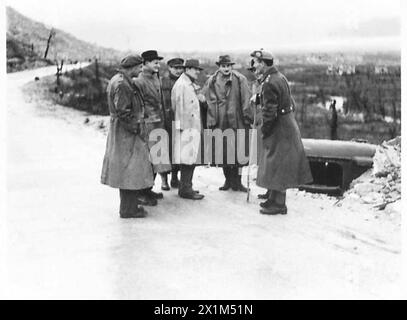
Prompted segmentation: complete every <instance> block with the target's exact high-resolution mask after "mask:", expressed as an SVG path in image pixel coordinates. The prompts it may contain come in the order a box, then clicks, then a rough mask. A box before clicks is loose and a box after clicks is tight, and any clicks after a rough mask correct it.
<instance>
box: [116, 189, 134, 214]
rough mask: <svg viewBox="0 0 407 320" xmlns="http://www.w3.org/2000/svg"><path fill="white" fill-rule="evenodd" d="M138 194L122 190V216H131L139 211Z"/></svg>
mask: <svg viewBox="0 0 407 320" xmlns="http://www.w3.org/2000/svg"><path fill="white" fill-rule="evenodd" d="M137 194H138V192H137V191H135V190H123V189H120V215H121V216H129V215H132V214H134V213H135V212H136V211H137V210H138V204H139V202H138V200H137Z"/></svg>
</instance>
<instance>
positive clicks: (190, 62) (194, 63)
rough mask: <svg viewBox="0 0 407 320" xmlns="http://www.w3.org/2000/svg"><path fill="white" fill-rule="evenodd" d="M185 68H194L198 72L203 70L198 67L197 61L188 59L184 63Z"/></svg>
mask: <svg viewBox="0 0 407 320" xmlns="http://www.w3.org/2000/svg"><path fill="white" fill-rule="evenodd" d="M185 68H195V69H198V70H203V68H202V67H200V66H199V60H196V59H190V60H187V61H186V62H185Z"/></svg>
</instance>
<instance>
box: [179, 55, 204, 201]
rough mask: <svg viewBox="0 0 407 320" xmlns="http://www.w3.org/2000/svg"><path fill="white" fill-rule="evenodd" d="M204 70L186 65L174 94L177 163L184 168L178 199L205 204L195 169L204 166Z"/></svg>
mask: <svg viewBox="0 0 407 320" xmlns="http://www.w3.org/2000/svg"><path fill="white" fill-rule="evenodd" d="M201 70H203V69H202V68H201V67H200V65H199V61H198V60H195V59H191V60H187V61H186V62H185V72H184V73H183V74H182V75H181V76H180V77H179V79H178V80H177V81H176V82H175V84H174V87H173V89H172V94H171V102H172V103H171V105H172V108H173V111H174V119H175V121H174V123H175V129H176V137H175V139H174V149H173V153H174V162H175V163H177V164H180V171H181V182H180V186H179V190H178V195H179V196H180V197H181V198H184V199H191V200H202V199H203V198H204V196H203V195H201V194H199V192H198V191H195V190H194V189H193V188H192V178H193V175H194V170H195V166H196V164H197V163H199V162H200V160H201V159H200V148H201V134H202V121H201V110H200V101H203V95H202V94H200V92H199V91H200V87H199V86H198V85H197V84H196V81H197V80H198V75H199V73H200V72H201Z"/></svg>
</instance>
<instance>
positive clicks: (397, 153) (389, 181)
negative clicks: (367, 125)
mask: <svg viewBox="0 0 407 320" xmlns="http://www.w3.org/2000/svg"><path fill="white" fill-rule="evenodd" d="M345 197H348V198H352V199H360V200H361V201H362V202H363V203H367V204H372V205H373V206H374V208H376V209H378V210H384V209H386V207H387V205H389V204H392V203H396V202H398V203H399V202H400V200H401V137H397V138H395V139H393V140H390V141H386V142H384V143H383V144H381V145H379V146H377V148H376V154H375V156H374V164H373V168H372V169H371V170H369V171H367V172H366V173H365V174H363V175H362V176H360V177H359V178H358V179H356V180H354V181H353V182H352V184H351V186H350V189H349V190H348V191H347V192H346V193H345Z"/></svg>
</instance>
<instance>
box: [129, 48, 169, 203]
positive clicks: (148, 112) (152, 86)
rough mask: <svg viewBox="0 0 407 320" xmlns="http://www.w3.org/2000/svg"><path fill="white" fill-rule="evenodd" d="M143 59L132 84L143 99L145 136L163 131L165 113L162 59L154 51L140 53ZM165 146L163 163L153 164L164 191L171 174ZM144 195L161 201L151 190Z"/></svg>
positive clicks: (167, 151)
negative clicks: (161, 76)
mask: <svg viewBox="0 0 407 320" xmlns="http://www.w3.org/2000/svg"><path fill="white" fill-rule="evenodd" d="M141 56H142V58H143V71H142V73H141V74H140V75H139V76H138V78H136V79H135V80H134V84H135V85H136V87H137V88H138V89H139V90H140V91H141V93H142V96H143V99H144V107H145V122H146V129H147V135H148V136H150V133H151V132H152V131H153V130H155V129H164V130H165V113H164V106H163V96H162V87H161V81H160V78H159V70H160V61H161V60H162V59H163V58H162V57H160V56H159V55H158V53H157V51H155V50H149V51H146V52H143V53H142V55H141ZM167 138H168V136H167ZM148 142H149V147H150V150H151V148H152V147H153V146H154V145H155V144H156V142H155V141H150V140H148ZM164 144H166V145H167V146H166V148H165V149H164V148H162V149H161V150H160V151H161V153H162V154H161V159H165V161H164V162H163V163H153V168H154V174H157V173H159V174H160V175H162V177H163V178H162V182H163V187H164V189H168V182H167V181H166V177H167V173H168V172H171V162H170V157H169V150H168V145H169V141H168V139H167V141H165V143H164ZM145 192H146V194H147V195H148V196H149V197H150V198H153V199H162V198H163V194H162V193H156V192H153V191H152V190H151V189H148V190H146V191H145Z"/></svg>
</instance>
